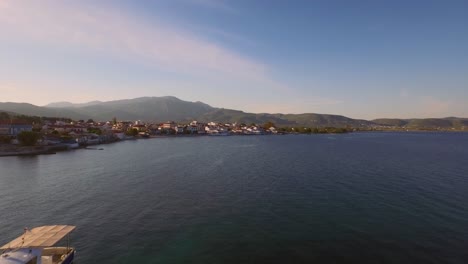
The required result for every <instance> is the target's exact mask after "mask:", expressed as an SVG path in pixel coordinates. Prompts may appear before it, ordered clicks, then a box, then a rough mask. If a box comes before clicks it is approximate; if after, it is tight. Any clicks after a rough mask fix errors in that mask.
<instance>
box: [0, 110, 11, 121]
mask: <svg viewBox="0 0 468 264" xmlns="http://www.w3.org/2000/svg"><path fill="white" fill-rule="evenodd" d="M0 120H10V115H9V114H8V113H6V112H0Z"/></svg>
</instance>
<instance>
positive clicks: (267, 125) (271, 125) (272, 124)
mask: <svg viewBox="0 0 468 264" xmlns="http://www.w3.org/2000/svg"><path fill="white" fill-rule="evenodd" d="M271 127H276V126H275V123H273V122H271V121H268V122H266V123H265V124H264V125H263V128H264V129H270V128H271Z"/></svg>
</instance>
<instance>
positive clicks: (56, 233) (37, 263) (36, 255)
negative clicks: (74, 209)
mask: <svg viewBox="0 0 468 264" xmlns="http://www.w3.org/2000/svg"><path fill="white" fill-rule="evenodd" d="M74 229H75V226H70V225H50V226H40V227H36V228H33V229H31V230H29V229H27V228H25V229H24V233H23V235H21V236H19V237H18V238H16V239H14V240H12V241H11V242H9V243H7V244H5V245H4V246H2V247H1V248H0V254H1V255H0V264H71V263H73V259H74V257H75V249H74V248H72V247H70V233H71V232H72V231H73V230H74ZM65 237H67V242H66V246H55V245H56V244H57V243H58V242H60V241H61V240H62V239H63V238H65Z"/></svg>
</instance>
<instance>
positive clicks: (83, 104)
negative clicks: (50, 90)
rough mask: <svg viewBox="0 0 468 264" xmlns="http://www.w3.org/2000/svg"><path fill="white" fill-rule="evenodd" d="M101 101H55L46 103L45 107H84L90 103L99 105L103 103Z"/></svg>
mask: <svg viewBox="0 0 468 264" xmlns="http://www.w3.org/2000/svg"><path fill="white" fill-rule="evenodd" d="M101 103H102V102H101V101H91V102H88V103H82V104H74V103H70V102H54V103H50V104H48V105H45V106H44V107H49V108H71V107H84V106H90V105H97V104H101Z"/></svg>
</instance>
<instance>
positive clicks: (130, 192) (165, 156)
mask: <svg viewBox="0 0 468 264" xmlns="http://www.w3.org/2000/svg"><path fill="white" fill-rule="evenodd" d="M53 224H68V225H75V226H77V228H76V230H75V231H74V232H73V233H72V235H71V243H72V245H73V246H75V247H76V250H77V254H76V261H75V264H87V263H100V264H105V263H468V133H436V132H421V133H411V132H406V133H385V132H380V133H350V134H339V135H338V134H337V135H334V134H324V135H284V136H225V137H212V136H194V137H165V138H162V137H161V138H151V139H140V140H132V141H124V142H118V143H114V144H108V145H99V146H94V148H93V149H78V150H74V151H69V152H60V153H57V154H56V155H41V156H30V157H1V158H0V244H1V245H3V244H5V243H7V242H9V241H10V240H12V239H14V238H16V237H17V236H19V235H21V233H22V232H23V228H24V227H29V228H32V227H35V226H41V225H53Z"/></svg>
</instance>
